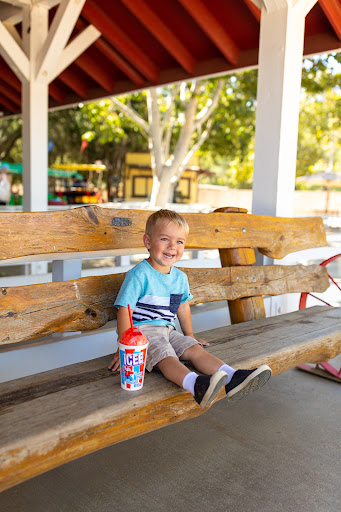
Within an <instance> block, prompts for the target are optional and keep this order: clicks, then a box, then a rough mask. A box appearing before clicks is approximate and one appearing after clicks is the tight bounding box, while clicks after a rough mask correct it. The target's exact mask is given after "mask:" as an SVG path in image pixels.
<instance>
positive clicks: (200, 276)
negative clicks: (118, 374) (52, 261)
mask: <svg viewBox="0 0 341 512" xmlns="http://www.w3.org/2000/svg"><path fill="white" fill-rule="evenodd" d="M182 270H183V271H184V272H186V274H187V275H188V278H189V284H190V289H191V291H192V294H193V295H194V299H192V301H191V304H198V303H201V302H213V301H218V300H225V299H228V300H235V299H237V298H240V297H249V296H251V297H252V296H257V295H265V294H266V295H280V294H283V293H292V292H305V291H315V292H323V291H325V290H326V289H327V288H328V286H329V279H328V274H327V270H326V269H325V268H324V267H321V266H320V265H309V266H302V265H294V266H287V265H283V266H281V265H269V266H264V267H226V268H221V269H219V268H218V269H217V268H214V269H212V268H211V269H182ZM124 276H125V274H111V275H106V276H92V277H85V278H81V279H78V280H74V281H62V282H53V283H43V284H36V285H30V286H23V287H8V288H2V289H1V293H0V345H6V344H11V343H18V342H21V341H27V340H31V339H38V338H41V337H43V336H47V335H49V334H52V333H54V332H75V331H88V330H93V329H97V328H98V327H101V326H102V325H105V324H106V323H107V322H108V321H109V320H112V319H113V318H115V317H116V309H115V308H114V306H113V304H114V301H115V299H116V296H117V293H118V291H119V289H120V287H121V284H122V282H123V279H124Z"/></svg>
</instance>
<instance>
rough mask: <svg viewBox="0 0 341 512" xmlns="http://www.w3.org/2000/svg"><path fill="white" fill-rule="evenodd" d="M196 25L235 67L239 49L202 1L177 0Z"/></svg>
mask: <svg viewBox="0 0 341 512" xmlns="http://www.w3.org/2000/svg"><path fill="white" fill-rule="evenodd" d="M179 2H180V3H181V4H182V5H183V6H184V7H185V9H186V10H187V11H188V12H189V14H190V15H191V16H192V18H193V19H195V21H196V22H197V24H198V25H199V26H200V27H201V28H202V29H203V31H204V32H205V33H206V34H207V36H208V37H209V38H210V39H211V41H212V42H213V43H214V44H215V45H216V46H217V48H218V49H219V50H220V51H221V53H222V54H223V55H224V57H225V58H226V59H227V60H228V61H229V62H231V64H233V65H236V64H237V62H238V58H239V55H240V49H239V48H238V46H237V45H236V44H235V42H234V41H233V40H232V39H231V38H230V36H229V35H228V33H227V32H226V30H225V29H224V27H223V26H222V24H221V23H220V22H219V21H218V20H217V19H216V18H215V17H214V16H213V14H212V13H211V11H210V10H209V9H208V8H207V6H206V4H205V2H203V0H179Z"/></svg>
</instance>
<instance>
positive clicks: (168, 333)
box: [138, 324, 200, 372]
mask: <svg viewBox="0 0 341 512" xmlns="http://www.w3.org/2000/svg"><path fill="white" fill-rule="evenodd" d="M138 328H139V329H140V330H141V331H142V332H143V333H144V334H145V335H146V337H147V340H148V341H149V345H148V350H147V361H146V368H147V370H148V371H149V372H151V371H152V369H153V367H154V366H156V365H157V364H158V363H159V362H160V361H162V359H165V357H177V358H180V357H181V356H182V354H183V353H184V352H185V350H186V349H188V348H189V347H192V346H193V345H200V343H198V342H197V340H195V339H194V338H191V336H184V335H183V334H181V333H180V332H178V331H176V330H175V328H174V327H173V326H172V325H148V324H143V325H139V326H138Z"/></svg>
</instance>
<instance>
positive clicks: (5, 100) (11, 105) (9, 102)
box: [0, 94, 19, 114]
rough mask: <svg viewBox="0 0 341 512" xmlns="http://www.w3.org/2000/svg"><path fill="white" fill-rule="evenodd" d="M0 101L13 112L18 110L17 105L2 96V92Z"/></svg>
mask: <svg viewBox="0 0 341 512" xmlns="http://www.w3.org/2000/svg"><path fill="white" fill-rule="evenodd" d="M0 103H1V105H3V106H4V107H6V108H7V109H8V110H9V111H10V112H12V113H13V114H15V113H17V112H18V110H19V109H18V107H17V106H16V105H14V103H12V102H11V101H10V100H9V99H8V98H6V97H5V96H3V95H2V94H0Z"/></svg>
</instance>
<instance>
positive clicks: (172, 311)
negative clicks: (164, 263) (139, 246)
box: [115, 260, 193, 326]
mask: <svg viewBox="0 0 341 512" xmlns="http://www.w3.org/2000/svg"><path fill="white" fill-rule="evenodd" d="M192 297H193V295H192V294H191V292H190V289H189V284H188V279H187V276H186V274H185V273H184V272H181V270H179V269H178V268H176V267H171V271H170V273H169V274H162V273H161V272H158V271H157V270H155V269H154V268H153V267H152V266H151V265H150V264H149V263H148V262H147V260H143V261H141V263H139V264H138V265H136V267H134V268H132V269H131V270H129V271H128V272H127V274H126V277H125V279H124V281H123V284H122V286H121V289H120V291H119V293H118V295H117V298H116V301H115V306H116V307H119V306H124V307H127V306H128V304H129V305H130V308H131V310H132V311H133V322H134V325H140V324H153V325H169V324H170V325H174V326H175V324H174V320H175V318H176V313H177V311H178V309H179V306H180V305H181V304H183V303H184V302H186V301H187V300H190V299H191V298H192Z"/></svg>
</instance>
